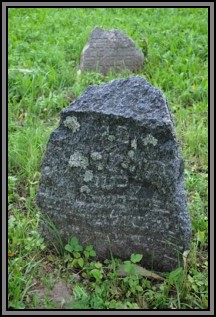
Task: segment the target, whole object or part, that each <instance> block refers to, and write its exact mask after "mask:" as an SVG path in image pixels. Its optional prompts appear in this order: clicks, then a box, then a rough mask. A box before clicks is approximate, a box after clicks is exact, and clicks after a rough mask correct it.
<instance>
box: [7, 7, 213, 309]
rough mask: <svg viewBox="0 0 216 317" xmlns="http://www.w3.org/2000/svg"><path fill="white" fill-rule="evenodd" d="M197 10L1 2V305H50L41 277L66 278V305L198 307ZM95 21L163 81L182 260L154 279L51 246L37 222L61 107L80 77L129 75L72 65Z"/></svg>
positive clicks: (203, 285)
mask: <svg viewBox="0 0 216 317" xmlns="http://www.w3.org/2000/svg"><path fill="white" fill-rule="evenodd" d="M207 19H208V13H207V9H203V8H201V9H199V8H144V9H132V8H124V9H121V8H117V9H115V8H98V9H88V8H84V9H77V8H76V9H75V8H74V9H72V8H53V9H52V8H45V9H41V8H32V9H31V8H22V9H21V8H10V9H9V14H8V21H9V22H8V23H9V24H8V26H9V28H8V29H9V38H8V52H9V54H8V146H9V153H8V215H9V220H8V228H9V229H8V254H9V258H8V268H9V269H8V289H9V292H8V306H9V308H15V309H22V308H25V309H28V308H30V309H37V308H40V307H44V308H47V309H52V308H56V307H59V306H58V305H59V304H58V303H56V302H55V301H53V299H52V298H49V296H44V297H43V299H40V298H39V297H38V296H37V294H36V293H35V288H38V289H39V288H41V287H42V285H44V286H46V287H48V288H50V289H52V288H53V287H54V284H55V282H56V281H57V280H64V281H65V282H67V283H68V284H69V285H70V287H71V292H72V297H71V300H70V301H69V302H67V303H63V302H62V303H61V305H60V307H66V308H69V309H70V308H71V309H84V308H86V309H99V308H104V309H117V308H119V309H140V308H142V309H207V308H208V213H207V210H208V155H207V151H208V133H207V132H208V131H207V130H208V122H207V120H208V119H207V118H208V20H207ZM96 25H97V26H101V27H104V28H108V29H113V28H118V29H120V30H122V31H124V32H125V33H126V34H127V35H128V36H130V37H131V38H133V40H134V41H135V43H136V45H137V46H139V47H140V48H142V49H143V50H144V51H145V52H147V56H146V64H145V67H144V69H143V70H142V71H141V72H140V73H139V75H140V76H143V77H145V78H146V79H147V80H148V81H149V82H150V83H152V84H153V85H154V86H156V87H158V88H159V89H161V90H163V92H164V93H165V96H166V98H167V99H168V102H169V106H170V109H171V111H172V113H173V117H174V120H175V122H176V128H177V136H178V139H179V140H180V143H181V146H182V149H183V154H184V158H185V181H186V190H187V194H188V205H189V210H190V214H191V219H192V225H193V241H192V243H191V249H190V253H189V255H188V257H187V261H186V262H185V266H184V268H179V269H177V270H175V271H173V272H171V273H167V274H163V280H161V279H149V278H148V277H146V276H145V275H142V274H141V275H140V274H138V273H137V272H133V273H131V272H128V274H127V275H126V276H121V275H119V274H118V268H119V265H125V264H122V263H121V261H120V260H119V259H111V260H106V261H104V262H103V263H100V262H98V261H97V259H96V258H95V257H94V256H93V255H92V257H89V258H88V257H87V255H86V254H87V253H84V251H86V250H84V249H82V251H81V250H80V251H79V252H78V251H76V252H78V253H79V256H78V254H77V253H75V254H74V250H72V251H70V250H69V249H70V248H69V249H68V250H64V252H62V250H61V252H59V253H58V252H56V250H55V249H54V250H51V249H50V248H48V246H46V244H45V241H43V239H42V238H41V236H40V233H39V231H38V228H39V226H38V224H39V220H40V213H39V211H38V210H37V207H36V204H35V192H36V189H37V186H38V182H39V178H40V164H41V160H42V157H43V153H44V149H45V146H46V142H47V140H48V138H49V135H50V133H51V131H52V130H53V129H55V127H56V126H57V124H58V119H59V113H60V111H61V109H63V108H64V107H66V106H68V105H69V104H70V102H71V101H73V100H74V99H75V98H77V97H78V96H79V95H80V94H81V93H82V92H83V91H84V90H85V88H86V87H87V86H89V85H92V84H102V83H105V82H108V81H110V80H111V79H114V78H119V77H127V76H130V75H131V73H130V72H129V71H124V72H123V73H122V74H118V75H116V74H114V73H111V72H110V73H109V74H108V75H107V76H102V75H100V74H96V73H82V74H79V72H78V70H79V59H80V54H81V51H82V49H83V47H84V45H85V44H86V41H87V39H88V37H89V34H90V32H91V31H92V29H93V28H94V27H95V26H96ZM143 43H147V47H146V46H145V47H144V46H143V45H144V44H143ZM81 247H82V246H81ZM82 248H83V247H82ZM87 251H88V250H87ZM87 251H86V252H87ZM78 259H79V261H78ZM128 261H130V259H129V260H128ZM129 264H130V263H129ZM126 265H128V264H126ZM74 274H78V276H81V277H82V279H81V280H79V281H77V280H76V278H75V277H74V276H75V275H74Z"/></svg>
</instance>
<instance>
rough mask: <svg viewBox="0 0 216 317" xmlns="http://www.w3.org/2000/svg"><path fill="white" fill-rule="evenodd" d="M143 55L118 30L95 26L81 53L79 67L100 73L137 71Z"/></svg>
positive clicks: (141, 63) (141, 64)
mask: <svg viewBox="0 0 216 317" xmlns="http://www.w3.org/2000/svg"><path fill="white" fill-rule="evenodd" d="M143 63H144V55H143V53H142V51H141V50H140V49H138V48H137V47H136V46H135V44H134V42H133V41H132V40H131V39H130V38H128V37H127V36H126V35H125V34H124V33H123V32H122V31H119V30H104V29H101V28H99V27H96V28H95V29H94V30H93V31H92V33H91V35H90V39H89V41H88V43H87V44H86V46H85V47H84V49H83V51H82V54H81V61H80V69H81V70H83V71H96V72H100V73H102V74H107V72H108V71H109V70H110V69H111V68H113V69H115V71H117V72H118V71H121V70H122V69H130V70H131V71H132V72H136V71H138V69H140V68H141V67H142V66H143Z"/></svg>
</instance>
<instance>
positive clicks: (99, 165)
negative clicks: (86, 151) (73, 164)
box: [97, 163, 104, 171]
mask: <svg viewBox="0 0 216 317" xmlns="http://www.w3.org/2000/svg"><path fill="white" fill-rule="evenodd" d="M103 168H104V167H103V165H102V164H101V163H98V166H97V169H98V171H102V170H103Z"/></svg>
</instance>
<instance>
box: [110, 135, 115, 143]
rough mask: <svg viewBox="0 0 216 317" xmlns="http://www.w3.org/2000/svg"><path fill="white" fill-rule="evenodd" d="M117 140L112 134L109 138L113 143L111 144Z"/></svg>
mask: <svg viewBox="0 0 216 317" xmlns="http://www.w3.org/2000/svg"><path fill="white" fill-rule="evenodd" d="M115 138H116V137H115V136H114V135H112V134H110V135H109V136H108V140H109V141H111V142H112V141H115Z"/></svg>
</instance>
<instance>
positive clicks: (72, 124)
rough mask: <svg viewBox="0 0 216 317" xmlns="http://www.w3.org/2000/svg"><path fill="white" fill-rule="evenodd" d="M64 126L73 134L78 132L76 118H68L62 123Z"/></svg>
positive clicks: (78, 125) (78, 126)
mask: <svg viewBox="0 0 216 317" xmlns="http://www.w3.org/2000/svg"><path fill="white" fill-rule="evenodd" d="M64 126H65V127H67V128H68V129H71V130H72V131H73V133H74V132H76V131H79V129H80V124H79V122H78V121H77V118H76V117H70V116H68V117H67V118H66V119H65V121H64Z"/></svg>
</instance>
